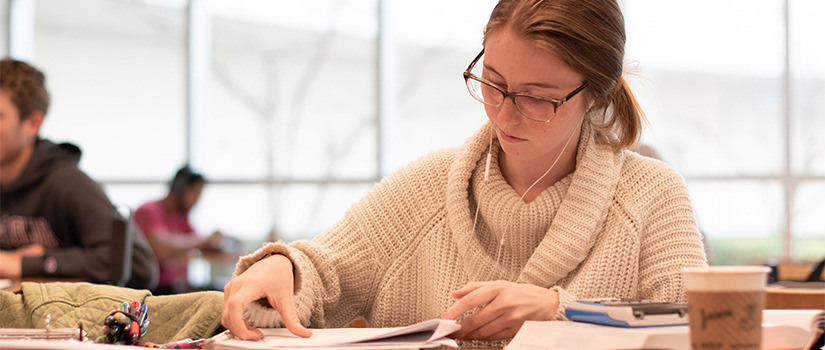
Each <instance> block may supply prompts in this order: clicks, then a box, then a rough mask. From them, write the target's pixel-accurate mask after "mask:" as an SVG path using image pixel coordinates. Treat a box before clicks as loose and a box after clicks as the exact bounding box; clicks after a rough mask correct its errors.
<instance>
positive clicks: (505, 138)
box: [498, 130, 525, 142]
mask: <svg viewBox="0 0 825 350" xmlns="http://www.w3.org/2000/svg"><path fill="white" fill-rule="evenodd" d="M498 137H499V138H500V139H501V140H503V141H507V142H520V141H525V139H522V138H518V137H515V136H511V135H510V134H507V133H506V132H504V131H502V130H499V131H498Z"/></svg>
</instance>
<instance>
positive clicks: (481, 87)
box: [467, 77, 504, 106]
mask: <svg viewBox="0 0 825 350" xmlns="http://www.w3.org/2000/svg"><path fill="white" fill-rule="evenodd" d="M467 90H470V95H473V98H475V99H476V100H478V101H479V102H481V103H483V104H486V105H491V106H498V105H500V104H501V102H502V101H503V100H504V95H503V94H502V93H501V91H499V90H498V89H496V88H494V87H493V86H491V85H489V84H487V83H484V82H481V81H479V80H476V79H474V78H472V77H470V78H468V79H467Z"/></svg>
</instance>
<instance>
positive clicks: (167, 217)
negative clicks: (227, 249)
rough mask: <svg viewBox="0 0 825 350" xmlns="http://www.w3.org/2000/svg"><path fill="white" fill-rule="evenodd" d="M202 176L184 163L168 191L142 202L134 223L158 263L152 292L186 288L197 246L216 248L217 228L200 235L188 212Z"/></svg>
mask: <svg viewBox="0 0 825 350" xmlns="http://www.w3.org/2000/svg"><path fill="white" fill-rule="evenodd" d="M205 184H206V180H205V179H204V177H203V176H202V175H201V174H199V173H196V172H194V171H192V169H191V168H190V167H189V166H188V165H187V166H184V167H183V168H181V169H180V170H178V172H177V173H176V174H175V177H174V179H173V180H172V183H171V184H170V186H169V194H168V195H167V196H166V197H165V198H163V199H160V200H156V201H152V202H148V203H145V204H143V205H141V206H140V207H139V208H138V209H137V211H136V212H135V223H136V224H137V225H138V227H140V229H141V230H142V231H143V233H144V234H145V235H146V238H147V240H148V241H149V244H150V245H151V246H152V249H153V250H154V251H155V255H156V256H157V259H158V264H159V265H160V280H159V281H158V287H157V288H156V289H155V290H153V291H152V292H153V293H154V294H156V295H157V294H175V293H183V292H187V291H188V290H189V285H188V276H187V267H188V261H189V257H190V254H192V253H193V252H195V251H196V250H200V251H205V250H217V249H219V248H218V247H219V244H220V242H221V240H222V239H223V235H222V234H221V233H220V231H216V232H214V233H213V234H212V235H211V236H209V237H207V238H202V237H200V236H199V235H198V234H197V232H196V231H195V229H194V228H193V227H192V225H191V224H190V223H189V212H190V210H191V209H192V207H194V206H195V204H197V202H198V199H200V195H201V192H202V191H203V187H204V185H205Z"/></svg>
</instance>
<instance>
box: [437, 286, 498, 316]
mask: <svg viewBox="0 0 825 350" xmlns="http://www.w3.org/2000/svg"><path fill="white" fill-rule="evenodd" d="M494 297H495V292H494V291H493V290H492V289H491V288H478V289H474V290H473V291H472V292H470V293H468V294H466V295H464V296H463V297H461V299H459V300H458V301H457V302H456V303H455V304H453V306H450V307H449V308H448V309H447V311H446V312H445V313H444V318H445V319H448V320H455V319H457V318H458V317H459V316H461V315H463V314H464V313H466V312H467V311H470V310H472V309H474V308H476V307H478V306H481V305H484V304H487V303H489V302H490V301H491V300H493V298H494Z"/></svg>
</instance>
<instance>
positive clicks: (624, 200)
mask: <svg viewBox="0 0 825 350" xmlns="http://www.w3.org/2000/svg"><path fill="white" fill-rule="evenodd" d="M623 21H624V20H623V17H622V14H621V11H620V9H619V7H618V5H617V4H616V2H615V1H614V0H585V1H582V0H502V1H501V2H499V4H498V5H497V6H496V8H495V9H494V10H493V13H492V15H491V16H490V20H489V22H488V24H487V27H486V30H485V33H484V49H483V50H482V52H481V53H480V54H479V55H478V57H476V59H475V60H473V61H472V63H471V64H470V66H469V67H468V68H467V70H466V71H465V73H464V77H465V80H466V82H467V87H468V89H469V91H470V93H471V95H472V96H473V97H474V98H475V99H477V100H478V101H480V102H482V103H483V105H484V108H485V111H486V113H487V117H488V119H489V123H486V124H485V125H483V127H482V128H481V129H480V130H479V131H478V132H476V134H475V135H473V136H471V137H470V138H469V139H468V140H467V141H466V142H465V143H464V145H463V146H461V147H457V148H451V149H445V150H441V151H437V152H434V153H432V154H429V155H427V156H424V157H423V158H421V159H419V160H417V161H415V162H413V163H411V164H410V165H408V166H406V167H404V168H402V169H400V170H398V171H397V172H395V173H394V174H392V175H391V176H389V177H388V178H386V179H385V180H383V181H382V182H381V183H379V184H378V185H377V186H376V187H375V188H374V189H372V190H371V191H370V192H369V193H368V194H367V195H366V196H365V197H364V198H363V199H362V200H360V201H359V202H357V203H355V204H354V205H353V206H352V208H350V210H349V211H347V213H346V215H345V216H344V218H343V219H342V220H341V221H340V222H339V223H338V224H336V225H335V226H334V227H332V228H331V229H330V230H328V231H327V232H324V233H323V234H321V235H320V236H318V237H316V238H315V239H313V240H312V241H297V242H294V243H292V244H289V245H285V244H281V243H272V244H268V245H266V246H264V247H263V248H262V249H260V250H258V251H257V252H255V253H253V254H251V255H249V256H246V257H243V258H242V259H241V260H240V262H239V263H238V266H237V271H236V276H235V278H234V279H233V280H232V281H231V282H230V283H229V284H227V286H226V288H225V297H224V306H223V315H222V323H223V325H224V326H225V327H226V328H228V329H229V330H231V331H232V332H233V333H234V334H235V335H237V336H239V337H241V338H244V339H257V338H260V337H261V333H260V331H258V330H257V329H256V328H254V327H276V326H281V325H284V326H286V327H287V328H289V329H290V331H292V332H293V333H295V334H297V335H300V336H308V335H310V334H311V332H310V331H309V330H307V329H306V328H305V326H308V327H317V328H323V327H340V326H343V325H346V324H347V322H349V321H350V320H352V319H354V318H356V317H358V316H362V317H364V318H365V319H366V320H367V322H368V323H369V324H370V326H373V327H389V326H401V325H408V324H412V323H415V322H419V321H422V320H425V319H430V318H448V319H459V320H460V324H461V326H462V329H461V331H459V332H458V333H457V334H456V335H455V336H456V338H458V339H464V340H470V339H478V340H499V339H508V338H512V337H513V335H515V333H516V332H517V331H518V329H519V327H521V325H522V323H524V321H526V320H551V319H564V318H565V313H564V310H565V307H566V306H567V305H568V304H569V303H570V302H572V301H574V300H576V299H580V298H597V297H612V298H645V299H654V300H660V301H670V302H684V291H683V288H682V281H681V277H680V273H679V270H680V269H681V268H682V267H684V266H704V265H706V260H705V254H704V252H703V247H702V243H701V239H700V236H701V235H700V233H699V230H698V228H697V225H696V221H695V218H694V214H693V211H692V208H691V204H690V200H689V198H688V193H687V190H686V188H685V184H684V181H683V179H682V178H681V177H680V176H679V175H678V174H677V173H676V172H675V171H674V170H673V169H671V168H669V167H668V166H667V165H665V164H664V163H662V162H659V161H656V160H653V159H650V158H645V157H642V156H639V155H638V154H636V153H633V152H631V151H628V148H629V147H631V146H633V145H634V144H635V143H636V142H637V141H638V139H639V135H640V133H641V126H642V118H643V117H642V112H641V111H640V110H639V108H638V105H637V104H636V101H635V99H634V98H633V95H632V94H631V92H630V90H629V89H628V86H627V84H626V82H625V81H624V79H623V78H622V67H623V55H624V44H625V34H624V22H623ZM262 298H264V299H266V302H259V301H258V300H259V299H262Z"/></svg>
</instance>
